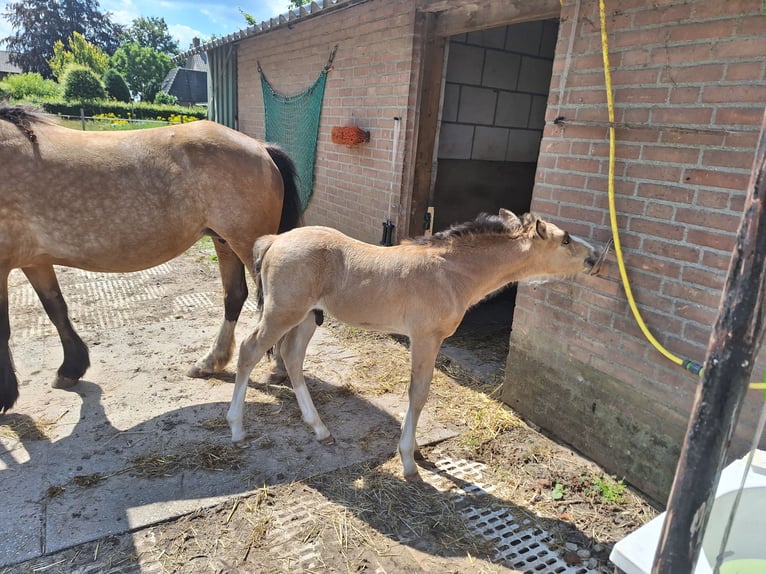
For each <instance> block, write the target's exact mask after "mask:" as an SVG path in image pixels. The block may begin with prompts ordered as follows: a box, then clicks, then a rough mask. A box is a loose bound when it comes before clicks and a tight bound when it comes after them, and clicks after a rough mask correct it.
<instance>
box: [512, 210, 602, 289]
mask: <svg viewBox="0 0 766 574" xmlns="http://www.w3.org/2000/svg"><path fill="white" fill-rule="evenodd" d="M499 216H500V219H502V220H503V222H504V223H505V225H506V227H508V229H509V231H510V232H511V233H514V232H515V233H518V234H519V236H520V237H521V238H523V240H525V241H527V245H528V247H527V253H528V256H529V261H528V264H529V268H528V274H529V276H530V278H531V279H533V280H534V279H537V280H539V279H545V278H548V277H561V276H566V275H574V274H575V273H577V272H579V271H586V272H587V271H590V270H591V269H592V268H593V266H594V265H595V264H596V261H597V260H598V257H599V253H598V251H597V250H596V249H595V248H594V247H593V246H592V245H590V244H589V243H588V242H587V241H585V240H583V239H580V238H578V237H575V236H573V235H570V234H569V233H568V232H566V231H564V230H563V229H559V228H558V227H556V226H555V225H553V224H552V223H548V222H547V221H544V220H542V219H540V218H539V217H536V216H534V215H532V214H530V213H525V214H524V215H522V216H521V218H519V217H517V216H516V215H515V214H514V213H512V212H510V211H508V210H507V209H501V210H500V214H499Z"/></svg>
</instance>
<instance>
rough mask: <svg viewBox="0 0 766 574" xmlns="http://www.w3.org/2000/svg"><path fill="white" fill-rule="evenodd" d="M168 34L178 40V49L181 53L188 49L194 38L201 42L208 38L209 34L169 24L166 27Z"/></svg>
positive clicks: (180, 25) (188, 27) (185, 26)
mask: <svg viewBox="0 0 766 574" xmlns="http://www.w3.org/2000/svg"><path fill="white" fill-rule="evenodd" d="M168 32H170V35H171V36H173V38H175V39H176V40H178V47H179V48H180V49H181V51H182V52H183V51H184V50H188V49H189V46H191V43H192V40H193V39H194V38H199V39H200V40H202V41H205V40H207V39H209V38H210V34H205V33H204V32H200V31H199V30H195V29H194V28H192V27H191V26H187V25H185V24H171V25H169V26H168Z"/></svg>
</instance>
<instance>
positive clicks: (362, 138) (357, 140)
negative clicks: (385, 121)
mask: <svg viewBox="0 0 766 574" xmlns="http://www.w3.org/2000/svg"><path fill="white" fill-rule="evenodd" d="M331 137H332V143H336V144H343V145H359V144H363V143H366V142H368V141H370V132H368V131H365V130H363V129H362V128H358V127H356V126H339V127H334V128H332V132H331Z"/></svg>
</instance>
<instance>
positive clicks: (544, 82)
mask: <svg viewBox="0 0 766 574" xmlns="http://www.w3.org/2000/svg"><path fill="white" fill-rule="evenodd" d="M557 35H558V22H557V21H555V20H547V21H538V22H527V23H524V24H516V25H513V26H505V27H502V28H495V29H492V30H483V31H481V32H471V33H469V34H460V35H458V36H453V37H452V38H451V39H450V44H449V56H448V63H447V75H446V83H445V92H444V106H443V109H442V118H441V121H442V126H441V132H440V137H439V157H440V158H444V159H474V160H495V161H519V162H534V161H536V160H537V153H538V149H539V146H540V139H541V138H542V131H543V127H544V123H545V121H544V118H545V107H546V102H547V99H548V90H549V87H550V79H551V71H552V68H553V54H554V52H555V47H556V39H557Z"/></svg>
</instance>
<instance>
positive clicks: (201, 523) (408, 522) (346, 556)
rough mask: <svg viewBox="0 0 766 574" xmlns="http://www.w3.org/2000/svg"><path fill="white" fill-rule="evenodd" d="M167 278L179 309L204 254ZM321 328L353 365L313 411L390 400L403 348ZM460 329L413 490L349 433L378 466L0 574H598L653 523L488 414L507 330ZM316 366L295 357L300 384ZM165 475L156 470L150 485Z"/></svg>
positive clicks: (279, 489) (568, 457) (315, 478)
mask: <svg viewBox="0 0 766 574" xmlns="http://www.w3.org/2000/svg"><path fill="white" fill-rule="evenodd" d="M176 263H177V265H175V267H176V268H177V269H178V270H179V275H178V277H177V280H176V281H173V282H171V283H172V284H171V285H165V287H166V288H169V289H175V290H177V291H178V292H184V290H189V293H190V294H191V293H192V292H193V289H192V288H191V287H190V285H191V284H194V283H195V282H201V281H204V282H207V283H210V284H216V282H217V281H218V279H217V269H216V266H215V263H214V262H213V260H212V247H211V246H210V245H209V244H208V243H206V242H201V243H199V244H197V245H196V246H195V247H193V248H192V249H191V250H189V252H187V253H186V254H185V255H184V256H182V257H181V258H179V260H177V261H176ZM63 284H64V281H62V286H63ZM163 305H164V307H163ZM72 307H73V305H72V303H71V302H70V308H72ZM117 312H118V311H115V313H117ZM139 312H140V313H142V314H144V315H145V316H146V317H152V316H160V315H161V314H163V313H167V301H163V299H162V298H159V299H156V300H146V301H144V302H143V303H142V304H141V306H140V311H139ZM246 312H247V310H246ZM73 314H74V313H73ZM14 320H15V322H16V327H15V328H17V329H21V328H30V329H32V328H35V329H36V328H40V329H45V328H47V327H36V326H35V325H37V324H38V323H39V317H37V316H36V317H35V318H33V319H29V320H25V318H24V317H19V316H16V317H15V319H14ZM22 325H23V326H24V327H22ZM210 325H211V327H210V329H208V333H207V334H206V337H210V336H212V333H213V332H214V330H215V328H216V327H217V317H216V318H215V319H213V318H212V316H211V322H210ZM485 327H486V325H485ZM325 328H327V330H328V331H329V333H330V334H331V335H332V336H333V337H335V338H336V339H337V340H338V341H339V342H340V343H342V344H343V345H344V346H346V347H347V348H348V349H350V350H353V353H354V357H355V358H354V359H353V363H354V364H353V365H350V368H351V369H352V372H353V375H354V384H353V385H349V386H347V387H343V388H342V389H341V390H340V391H337V390H336V392H334V393H325V394H324V395H323V394H322V393H321V392H320V393H319V397H317V389H316V388H314V389H313V392H312V394H313V395H314V398H315V401H316V402H317V404H318V406H320V405H321V403H322V402H323V401H332V400H337V397H338V396H341V395H343V394H348V395H349V396H353V397H354V398H355V399H358V400H361V401H372V400H375V399H376V398H378V397H380V396H382V395H384V394H386V393H397V394H399V395H402V396H403V395H404V393H405V392H406V383H407V378H408V365H407V361H408V353H407V342H406V341H403V340H400V339H398V338H394V337H390V336H384V335H378V334H371V333H364V332H362V331H357V330H354V329H350V328H348V327H345V326H343V325H341V324H339V323H336V322H335V321H333V320H332V318H328V321H327V324H326V326H325ZM471 329H475V325H473V326H469V325H468V322H467V323H466V327H465V328H464V329H462V330H461V331H459V332H458V334H456V336H455V337H453V338H452V339H451V340H449V341H448V342H447V343H448V344H449V345H450V346H451V347H454V348H457V349H462V350H463V351H464V353H463V354H462V355H461V356H471V357H472V360H469V361H458V360H455V359H454V358H452V359H450V358H449V356H453V357H454V354H453V355H449V354H445V355H443V356H441V357H440V359H439V362H438V364H437V368H436V370H435V378H434V383H433V385H432V391H431V395H430V397H429V401H428V403H427V405H426V410H427V411H428V413H429V416H431V417H434V418H435V419H438V420H444V421H445V422H448V423H449V424H450V425H452V426H453V427H454V428H455V429H456V430H457V436H455V437H454V438H451V439H448V440H446V441H443V442H440V443H437V444H433V445H429V446H427V447H425V448H423V449H422V454H423V455H424V457H425V459H426V460H425V461H424V462H423V470H422V474H423V477H424V479H425V480H424V482H423V483H422V484H416V485H413V484H409V483H406V482H404V481H403V480H402V477H401V465H400V461H399V458H398V455H396V453H395V448H396V441H397V438H398V437H396V436H385V437H373V436H369V435H368V434H367V433H368V429H365V428H357V429H355V431H356V433H355V434H356V439H355V440H358V441H366V440H373V439H375V438H377V439H380V438H383V439H385V440H387V441H388V443H389V444H390V448H389V449H388V451H387V452H385V453H383V454H381V455H378V456H376V457H375V459H374V460H372V461H367V462H364V463H361V464H352V465H350V466H346V467H344V468H340V469H339V470H336V471H333V472H329V473H321V474H316V475H311V476H304V477H302V478H300V479H298V480H292V481H287V482H284V483H281V484H271V485H269V486H264V487H263V488H261V489H260V490H257V491H256V492H255V493H253V494H248V495H241V496H233V497H231V498H230V499H228V500H227V501H226V502H223V503H221V504H219V505H217V506H214V507H211V508H201V509H198V510H196V511H194V512H192V513H190V514H187V515H185V516H183V517H181V518H179V519H175V520H172V521H169V522H164V523H159V524H154V525H151V526H147V527H144V528H140V529H138V530H135V531H133V532H127V533H124V534H119V535H114V536H109V537H106V538H103V539H100V540H98V541H95V542H92V543H88V544H83V545H79V546H76V547H73V548H69V549H66V550H63V551H61V552H57V553H54V554H49V555H45V556H42V557H40V558H36V559H34V560H30V561H27V562H24V563H21V564H17V565H15V566H11V567H8V568H5V569H0V574H11V573H32V572H49V573H58V572H62V573H63V572H67V573H69V572H78V573H83V574H85V573H128V572H130V573H133V572H220V573H228V572H339V573H340V572H344V573H347V572H374V573H384V572H397V573H410V572H456V573H479V572H514V571H521V572H532V571H534V572H542V573H546V572H551V573H557V574H558V573H560V572H573V573H576V574H587V573H589V572H612V571H613V566H611V565H610V564H609V562H608V555H609V552H610V551H611V547H612V544H613V543H614V542H616V541H618V540H619V539H621V538H622V537H623V536H625V535H627V534H628V533H630V532H632V531H633V530H635V529H636V528H638V527H639V526H641V525H642V524H644V523H646V522H647V521H648V520H650V519H651V518H653V517H654V516H655V515H656V510H655V509H654V508H653V507H652V506H651V505H650V504H648V503H647V502H646V501H645V500H644V499H643V498H641V497H640V496H638V495H637V494H636V493H634V492H633V491H632V490H631V489H630V488H628V487H627V486H626V485H624V484H623V482H622V481H621V480H618V478H617V477H611V476H608V475H607V474H605V473H604V471H603V470H602V469H600V468H599V467H598V466H596V465H595V464H593V463H591V462H589V461H587V460H585V459H583V458H581V457H579V456H578V455H576V454H575V453H573V452H571V451H570V450H568V449H567V448H565V447H563V446H561V445H559V444H558V443H556V442H555V441H552V440H550V439H548V438H546V437H545V436H544V435H542V434H541V433H539V432H537V431H536V430H534V429H532V428H530V427H529V426H527V425H526V424H524V423H523V422H522V421H521V420H519V419H518V418H517V417H516V416H515V415H514V413H513V412H512V411H511V410H510V409H508V408H507V407H506V406H505V405H503V404H502V403H501V402H500V401H499V395H500V388H501V386H502V381H503V365H504V360H505V355H506V353H507V341H508V337H507V329H506V330H505V331H504V330H503V328H502V326H500V327H498V326H491V325H490V326H488V327H487V328H485V329H483V330H479V331H475V330H474V331H472V330H471ZM153 336H156V333H153ZM187 336H188V337H189V339H188V340H185V339H184V334H183V333H182V332H174V333H173V337H172V340H165V341H157V340H142V341H140V343H138V342H137V341H136V340H135V339H131V338H126V339H124V340H123V341H121V342H120V341H117V342H114V341H111V342H110V343H109V345H110V346H109V349H108V351H109V353H108V361H104V360H103V358H102V359H101V362H100V364H99V368H100V369H102V370H103V372H105V373H106V376H105V377H104V376H102V378H104V379H105V380H109V377H112V376H113V377H114V378H115V379H116V378H119V377H120V375H121V373H120V371H121V367H122V368H124V365H123V361H122V360H121V357H122V356H123V355H129V354H130V355H134V354H135V353H136V345H139V351H141V350H142V349H144V348H146V349H147V350H146V354H147V362H149V361H155V360H159V359H158V356H159V355H166V356H165V357H164V360H166V361H169V362H171V363H174V362H177V361H178V359H177V358H174V352H175V351H174V349H180V348H189V347H194V348H196V347H199V342H198V339H199V333H189V334H188V335H187ZM89 343H90V345H91V351H92V354H93V355H94V356H96V355H97V353H98V351H101V352H102V353H103V351H104V349H100V350H99V349H98V347H94V343H93V340H92V339H91V340H90V341H89ZM448 355H449V356H448ZM321 361H322V358H321V357H309V360H308V361H307V374H308V375H309V377H311V375H312V374H313V372H314V371H315V370H317V369H319V365H320V364H321ZM178 367H179V369H180V367H181V366H180V365H178ZM233 369H234V367H233V365H230V366H229V371H230V372H233ZM122 374H123V375H124V373H122ZM32 375H33V376H40V373H32ZM47 375H48V374H46V376H47ZM253 378H254V380H256V379H255V375H254V376H253ZM272 382H274V381H272ZM274 383H275V384H274V385H273V386H272V387H271V388H272V394H273V395H279V396H281V397H283V399H284V405H285V409H286V410H285V413H284V414H285V416H287V415H288V414H290V416H293V417H294V416H295V414H296V413H295V412H294V411H295V410H296V409H295V405H294V404H292V403H294V397H292V391H291V390H290V389H289V388H287V387H282V386H280V385H279V384H277V383H276V382H274ZM252 384H253V385H254V386H255V384H256V383H255V382H253V383H252ZM312 385H313V382H312V380H311V378H309V386H310V388H311V387H312ZM341 391H342V392H341ZM280 404H282V403H280ZM280 408H281V407H280ZM288 410H289V413H288ZM3 424H6V425H7V424H8V422H7V420H6V422H5V423H4V421H3V418H2V416H0V429H2V425H3ZM298 424H300V423H298ZM346 432H349V431H346ZM387 433H388V431H387ZM261 446H263V445H261ZM266 447H268V445H266ZM308 448H309V449H317V450H318V449H321V448H325V447H322V446H321V445H319V444H314V445H312V446H310V447H308ZM295 449H296V452H302V450H303V449H304V447H302V446H299V445H295ZM236 463H237V461H236V460H233V461H231V464H236ZM223 464H229V463H227V462H226V461H224V462H223ZM179 466H180V465H179ZM179 471H180V470H179V469H178V468H176V467H175V466H173V465H167V466H165V467H162V469H161V470H160V471H159V472H158V475H162V476H167V475H168V474H172V473H174V472H179ZM210 472H215V468H214V469H213V470H211V471H210ZM148 476H150V477H151V473H149V475H148ZM546 564H547V566H546Z"/></svg>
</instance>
